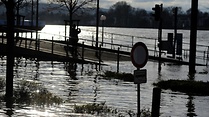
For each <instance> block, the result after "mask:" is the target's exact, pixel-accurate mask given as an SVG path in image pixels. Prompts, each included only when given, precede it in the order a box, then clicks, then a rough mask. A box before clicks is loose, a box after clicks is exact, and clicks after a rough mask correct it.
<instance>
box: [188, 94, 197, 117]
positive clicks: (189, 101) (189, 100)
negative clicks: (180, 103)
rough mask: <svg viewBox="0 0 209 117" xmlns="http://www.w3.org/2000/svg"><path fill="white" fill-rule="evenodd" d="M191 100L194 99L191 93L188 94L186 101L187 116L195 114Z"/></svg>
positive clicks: (192, 116)
mask: <svg viewBox="0 0 209 117" xmlns="http://www.w3.org/2000/svg"><path fill="white" fill-rule="evenodd" d="M193 100H194V97H193V96H191V95H189V97H188V102H187V104H186V107H187V108H188V110H187V112H188V113H187V116H189V117H194V116H197V115H196V114H195V104H194V102H193Z"/></svg>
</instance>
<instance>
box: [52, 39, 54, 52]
mask: <svg viewBox="0 0 209 117" xmlns="http://www.w3.org/2000/svg"><path fill="white" fill-rule="evenodd" d="M53 53H54V37H53V36H52V54H53Z"/></svg>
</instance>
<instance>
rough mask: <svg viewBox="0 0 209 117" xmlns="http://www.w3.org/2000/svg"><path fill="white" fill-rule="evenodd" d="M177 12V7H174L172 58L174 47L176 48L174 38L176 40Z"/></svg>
mask: <svg viewBox="0 0 209 117" xmlns="http://www.w3.org/2000/svg"><path fill="white" fill-rule="evenodd" d="M177 14H178V7H176V8H175V9H174V43H173V58H175V50H176V49H175V48H176V40H177Z"/></svg>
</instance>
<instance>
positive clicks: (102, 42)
mask: <svg viewBox="0 0 209 117" xmlns="http://www.w3.org/2000/svg"><path fill="white" fill-rule="evenodd" d="M103 39H104V20H102V46H103Z"/></svg>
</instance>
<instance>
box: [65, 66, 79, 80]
mask: <svg viewBox="0 0 209 117" xmlns="http://www.w3.org/2000/svg"><path fill="white" fill-rule="evenodd" d="M65 67H66V71H67V72H68V73H69V75H70V77H71V78H72V79H73V80H78V78H76V75H77V74H76V70H77V63H71V62H67V63H65Z"/></svg>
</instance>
